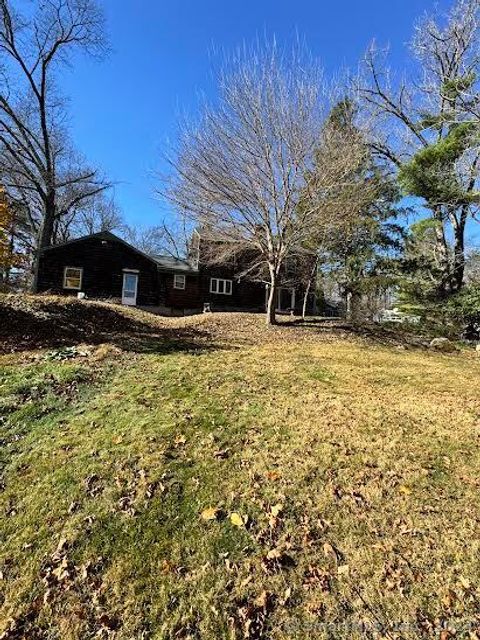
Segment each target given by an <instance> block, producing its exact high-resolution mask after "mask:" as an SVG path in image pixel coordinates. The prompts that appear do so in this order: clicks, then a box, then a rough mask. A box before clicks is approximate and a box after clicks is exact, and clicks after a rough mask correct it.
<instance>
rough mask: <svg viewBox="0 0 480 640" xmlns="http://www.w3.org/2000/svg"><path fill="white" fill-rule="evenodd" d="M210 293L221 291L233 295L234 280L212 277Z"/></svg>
mask: <svg viewBox="0 0 480 640" xmlns="http://www.w3.org/2000/svg"><path fill="white" fill-rule="evenodd" d="M210 293H220V294H222V295H225V296H231V295H232V281H231V280H223V279H222V278H210Z"/></svg>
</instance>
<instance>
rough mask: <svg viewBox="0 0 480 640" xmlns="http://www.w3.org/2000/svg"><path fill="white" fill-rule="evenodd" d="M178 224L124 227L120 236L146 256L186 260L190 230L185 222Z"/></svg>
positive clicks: (181, 221)
mask: <svg viewBox="0 0 480 640" xmlns="http://www.w3.org/2000/svg"><path fill="white" fill-rule="evenodd" d="M179 222H180V224H172V222H170V223H167V222H163V223H162V224H160V225H153V226H149V227H145V226H132V225H124V226H123V228H122V235H123V236H124V238H125V239H126V240H127V242H129V243H130V244H132V245H133V246H134V247H137V249H140V251H143V253H146V254H148V255H157V256H160V255H167V256H171V257H173V258H179V259H186V258H187V256H188V252H189V243H190V237H191V229H189V228H188V227H187V225H186V224H185V221H183V220H180V221H179Z"/></svg>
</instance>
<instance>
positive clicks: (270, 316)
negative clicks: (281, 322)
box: [266, 268, 277, 326]
mask: <svg viewBox="0 0 480 640" xmlns="http://www.w3.org/2000/svg"><path fill="white" fill-rule="evenodd" d="M276 294H277V274H276V271H275V269H274V268H270V286H269V289H268V299H267V318H266V321H267V325H268V326H271V325H274V324H277V317H276V315H275V302H276V300H275V298H276Z"/></svg>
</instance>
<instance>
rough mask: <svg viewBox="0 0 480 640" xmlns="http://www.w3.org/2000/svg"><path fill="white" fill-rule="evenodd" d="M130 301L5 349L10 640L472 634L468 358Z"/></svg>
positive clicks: (473, 384) (342, 332) (475, 376)
mask: <svg viewBox="0 0 480 640" xmlns="http://www.w3.org/2000/svg"><path fill="white" fill-rule="evenodd" d="M129 313H130V314H133V316H132V317H135V319H136V320H140V319H141V321H142V322H145V323H147V324H152V326H153V325H155V327H156V329H155V332H154V334H152V336H151V343H150V346H149V347H148V348H147V347H146V344H145V343H144V342H143V338H142V345H143V346H144V348H143V349H142V350H140V349H132V348H130V349H129V348H128V347H127V346H125V344H124V345H123V346H124V348H123V350H122V352H121V353H120V352H118V351H115V353H114V357H113V358H112V357H108V353H107V355H106V356H105V354H103V355H102V357H101V358H96V357H95V353H96V352H97V351H98V349H96V348H95V349H92V350H91V353H90V354H89V355H87V356H84V357H81V358H74V359H72V360H69V361H58V362H56V361H51V360H46V359H42V358H40V359H38V358H37V359H33V358H32V357H31V355H30V354H24V355H23V356H21V355H14V356H8V357H4V362H3V368H2V370H0V397H2V398H3V400H2V403H3V404H2V405H1V407H3V414H4V417H3V427H2V429H3V431H4V433H5V437H4V447H3V454H2V459H1V461H0V463H1V464H2V466H3V477H4V488H3V491H2V492H1V493H0V508H1V510H2V511H1V513H2V531H1V545H0V546H1V550H0V569H2V572H3V579H2V581H0V589H1V591H0V593H1V595H0V598H1V602H2V609H1V610H2V614H1V616H2V617H1V618H0V620H1V622H0V629H10V631H7V632H6V636H5V637H6V638H23V637H28V638H42V639H47V638H48V639H49V640H50V639H53V638H55V639H56V638H62V640H63V639H65V640H73V639H82V640H83V639H87V638H94V637H102V636H103V637H112V638H117V639H119V640H127V639H128V640H130V639H133V638H134V639H137V638H138V639H140V638H155V639H172V640H173V638H205V639H210V638H211V639H217V638H257V639H258V638H268V639H272V640H273V639H275V640H286V639H287V638H288V639H292V638H298V639H304V638H322V639H323V638H325V639H326V638H412V639H413V638H419V637H424V638H434V637H441V638H442V639H443V640H445V639H446V638H449V637H456V638H476V637H480V633H479V632H478V630H479V628H480V627H479V625H480V606H479V605H480V588H479V584H480V580H479V579H480V565H479V558H480V553H479V551H480V549H479V546H480V544H479V538H478V531H479V521H480V506H479V502H478V489H479V484H480V481H479V477H480V473H479V472H480V457H479V454H478V444H479V436H480V402H479V398H480V376H479V372H480V361H479V360H478V359H475V358H474V357H473V355H472V354H469V353H466V352H465V353H462V354H460V355H454V356H444V355H438V354H432V353H429V352H425V351H422V350H415V349H413V350H411V349H408V350H403V349H402V350H400V349H398V348H396V347H394V346H385V345H381V344H377V343H375V342H374V341H372V340H369V341H368V342H367V341H365V340H363V339H361V338H359V337H356V336H353V335H352V334H351V333H350V332H349V331H348V330H347V329H338V328H337V329H336V328H335V327H330V328H325V327H323V328H322V327H315V326H309V327H307V328H305V327H293V326H281V327H279V328H276V329H273V330H268V329H266V328H264V326H263V318H262V317H261V316H248V315H242V314H234V315H230V316H227V315H214V316H205V317H201V318H187V319H182V320H168V319H154V320H152V321H150V320H148V319H146V320H144V317H143V315H142V316H137V315H136V313H135V312H127V314H129ZM164 330H165V331H166V333H164ZM185 332H186V333H185ZM185 335H188V340H187V343H186V344H185V345H184V347H182V340H183V339H184V336H185ZM107 351H108V350H107ZM5 358H7V359H5ZM208 508H216V509H218V512H215V516H216V517H215V518H214V519H212V520H208V521H207V520H204V519H203V518H202V517H201V514H202V512H203V511H204V510H205V509H208ZM232 513H233V514H238V515H239V516H240V518H241V519H242V518H245V517H246V521H245V520H244V522H245V524H244V526H236V524H235V522H236V520H239V519H238V517H236V516H234V518H233V521H232V519H231V518H230V516H231V515H232ZM237 524H241V520H240V521H239V522H237ZM455 634H456V635H455Z"/></svg>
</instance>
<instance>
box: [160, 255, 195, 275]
mask: <svg viewBox="0 0 480 640" xmlns="http://www.w3.org/2000/svg"><path fill="white" fill-rule="evenodd" d="M150 257H151V258H152V260H155V262H156V263H157V264H158V266H159V267H160V268H161V269H163V270H165V271H177V272H178V271H180V272H182V273H198V269H195V267H193V266H192V265H191V264H190V263H189V262H187V261H186V260H181V259H180V258H174V257H173V256H161V255H151V256H150Z"/></svg>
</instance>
